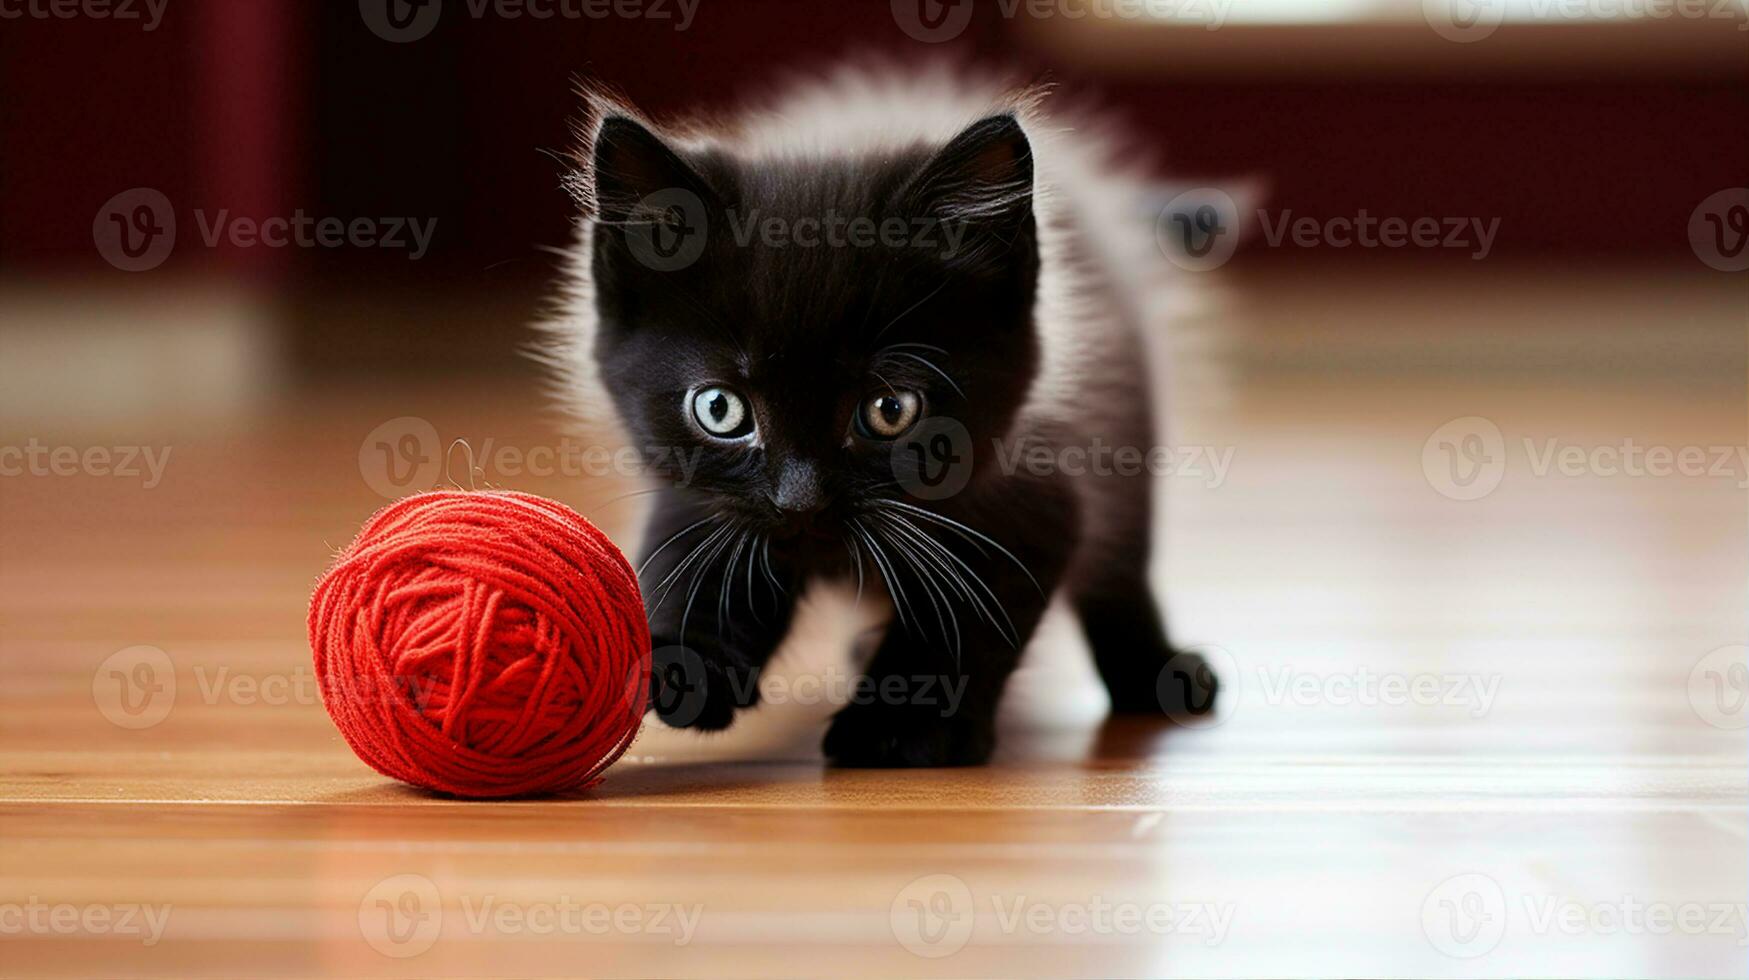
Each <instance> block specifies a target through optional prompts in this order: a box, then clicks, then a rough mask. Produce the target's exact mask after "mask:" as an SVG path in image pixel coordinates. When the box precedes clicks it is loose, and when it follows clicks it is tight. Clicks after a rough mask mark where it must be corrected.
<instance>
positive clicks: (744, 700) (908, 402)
mask: <svg viewBox="0 0 1749 980" xmlns="http://www.w3.org/2000/svg"><path fill="white" fill-rule="evenodd" d="M591 109H592V113H591V116H590V118H589V121H588V122H587V123H586V125H585V127H584V132H585V135H586V137H587V145H586V146H585V148H584V151H583V153H582V154H580V156H579V164H580V166H579V169H578V172H577V173H576V174H574V175H573V178H572V181H573V190H574V191H575V192H576V193H577V195H578V197H579V200H580V201H581V202H582V203H583V205H584V213H585V220H584V222H583V223H582V229H583V232H582V239H581V244H580V251H579V255H578V258H577V268H576V269H574V274H575V278H576V282H575V284H574V285H575V289H574V291H573V296H572V298H573V302H574V307H575V308H574V309H572V310H571V311H570V314H569V320H568V321H567V323H566V325H565V326H566V329H568V330H570V331H572V337H573V340H574V341H575V342H576V346H578V347H580V348H581V350H580V351H579V352H578V356H579V363H577V364H575V365H573V367H574V369H575V370H576V372H577V374H578V375H579V378H578V380H577V383H578V384H593V383H596V382H597V380H598V381H599V383H600V384H601V385H602V387H604V388H605V390H606V392H607V393H608V395H609V397H610V398H611V401H612V404H613V406H614V407H615V409H616V412H617V415H618V416H619V420H620V421H621V422H622V423H623V424H624V426H625V427H626V428H627V429H628V430H629V432H628V434H629V436H630V440H631V442H632V443H633V444H634V445H636V446H638V447H640V448H641V449H643V450H644V451H645V453H646V456H647V459H648V461H649V464H650V466H651V467H652V469H653V470H654V471H655V473H656V474H657V475H659V476H660V477H661V478H662V480H663V488H662V489H661V490H660V491H659V493H658V498H657V499H658V503H657V504H656V506H655V509H654V512H653V517H652V520H651V524H650V526H649V528H648V531H647V536H646V542H645V545H644V549H643V552H644V553H643V556H642V565H641V572H640V574H641V576H642V578H643V582H644V590H645V599H646V602H647V604H648V606H649V614H650V627H651V632H652V635H653V637H654V642H655V646H656V647H657V650H658V654H657V663H656V676H655V677H654V678H653V681H652V692H651V695H652V700H653V705H654V707H655V708H656V710H657V712H658V714H659V715H660V716H661V717H662V718H663V719H664V720H665V721H668V722H669V723H670V724H675V725H681V726H691V727H697V728H702V729H721V728H724V727H727V726H728V725H729V724H730V723H731V722H732V720H733V718H734V714H735V711H736V710H738V709H742V708H748V707H751V706H753V705H754V704H755V703H756V702H757V700H758V683H757V682H758V677H759V673H760V671H761V669H762V668H763V667H764V666H765V664H766V662H767V661H768V659H769V658H770V656H771V654H772V652H773V650H774V649H776V648H777V646H778V645H779V643H780V642H781V641H782V640H783V638H784V636H785V634H786V632H787V631H788V629H789V627H790V625H791V619H792V613H793V611H794V608H795V601H794V600H795V597H796V596H797V595H799V594H800V593H801V592H802V591H803V589H804V588H805V587H806V586H807V585H808V584H809V583H810V582H811V581H814V580H816V579H820V578H831V579H839V580H845V581H854V582H855V583H856V586H857V588H858V590H859V594H861V593H862V592H863V591H864V590H865V588H866V591H867V593H868V594H869V595H870V596H878V597H884V598H885V599H886V600H887V601H890V603H891V605H892V613H893V621H892V622H891V623H890V625H889V626H888V628H887V630H886V633H885V636H884V638H883V639H882V641H881V642H880V644H879V646H878V649H877V650H876V651H875V653H874V655H873V657H872V659H871V660H870V661H869V662H868V663H867V665H866V667H865V671H866V674H867V675H868V676H867V681H866V686H865V687H864V688H861V690H863V691H865V692H868V693H869V694H870V696H869V697H865V698H858V699H856V700H855V702H854V703H852V704H850V706H848V707H846V708H844V709H843V710H841V711H840V712H839V713H838V715H837V716H836V717H835V718H834V720H833V722H832V725H831V728H830V730H829V731H828V732H827V735H826V740H825V751H826V754H827V755H828V757H830V758H831V759H833V760H834V761H836V762H838V763H840V764H845V765H870V766H938V765H967V764H977V763H982V762H984V761H985V760H987V759H988V758H989V756H990V753H991V750H992V748H993V747H994V743H995V730H994V719H995V714H996V708H997V703H998V701H999V699H1000V697H1001V694H1002V690H1003V687H1004V684H1005V683H1006V681H1007V678H1008V675H1009V674H1010V672H1012V671H1013V670H1014V667H1015V665H1016V662H1017V661H1018V659H1019V657H1020V652H1021V650H1022V648H1023V647H1024V646H1025V644H1026V643H1027V641H1028V639H1029V638H1030V637H1031V635H1032V633H1033V630H1034V628H1035V627H1036V626H1037V624H1038V621H1039V618H1040V616H1041V615H1042V614H1043V612H1044V610H1045V607H1046V604H1047V601H1048V600H1049V598H1050V597H1051V595H1052V594H1053V593H1055V592H1056V591H1057V590H1058V589H1059V588H1060V589H1062V590H1064V591H1065V592H1066V594H1067V596H1068V598H1069V599H1070V601H1071V602H1072V604H1073V606H1074V608H1075V611H1076V612H1077V613H1078V615H1079V617H1080V619H1081V622H1082V625H1083V627H1084V629H1085V631H1086V635H1087V639H1088V641H1089V643H1090V645H1091V647H1092V650H1093V653H1094V657H1095V660H1096V662H1097V665H1098V668H1099V673H1100V675H1101V677H1102V678H1103V679H1104V681H1105V685H1106V688H1107V689H1108V690H1109V692H1110V694H1111V700H1112V704H1113V707H1114V708H1115V709H1116V710H1118V711H1126V712H1151V713H1161V712H1165V713H1168V714H1171V713H1175V712H1179V711H1183V712H1186V713H1197V712H1201V711H1205V710H1207V709H1208V708H1209V707H1210V704H1211V702H1212V697H1213V687H1212V679H1211V678H1209V676H1208V674H1207V671H1206V668H1204V667H1202V665H1201V662H1200V660H1198V659H1197V658H1195V657H1192V656H1190V655H1188V654H1175V653H1174V651H1173V650H1172V648H1171V647H1170V646H1168V644H1167V641H1166V636H1165V632H1164V629H1163V627H1162V623H1161V617H1160V614H1159V611H1158V608H1157V607H1156V605H1155V602H1154V599H1153V596H1152V595H1151V593H1150V591H1149V588H1148V582H1147V566H1148V551H1149V538H1150V523H1151V521H1150V494H1151V489H1152V487H1151V481H1150V478H1149V476H1148V475H1147V473H1146V472H1145V471H1140V470H1138V469H1137V468H1136V467H1134V466H1130V467H1125V466H1123V465H1122V462H1121V461H1122V460H1133V459H1135V458H1137V455H1138V454H1140V453H1144V452H1146V451H1147V450H1148V449H1149V448H1150V447H1151V446H1152V444H1153V435H1152V431H1153V430H1152V424H1151V418H1150V403H1149V388H1150V386H1149V384H1148V380H1147V378H1146V357H1145V352H1144V350H1143V345H1142V343H1141V339H1140V337H1139V335H1138V329H1139V324H1138V323H1137V321H1138V320H1139V319H1140V317H1139V313H1138V311H1139V309H1141V308H1143V306H1144V304H1143V303H1141V302H1139V301H1138V300H1137V297H1136V294H1135V292H1134V291H1133V289H1132V288H1131V287H1130V286H1129V285H1128V284H1127V283H1126V282H1125V281H1124V280H1125V278H1126V277H1125V275H1124V274H1123V273H1121V272H1119V271H1118V269H1117V268H1116V267H1117V266H1119V265H1121V264H1122V263H1123V262H1124V261H1126V260H1128V257H1129V256H1128V254H1125V255H1123V256H1118V254H1117V253H1119V252H1121V251H1122V250H1123V249H1124V248H1126V247H1129V246H1134V245H1136V244H1137V243H1140V248H1139V249H1135V248H1131V252H1132V253H1133V252H1134V251H1138V250H1139V251H1146V250H1147V247H1148V243H1147V240H1146V239H1145V238H1142V237H1140V236H1137V235H1135V234H1134V232H1133V231H1131V230H1130V229H1129V225H1131V224H1133V223H1135V221H1134V218H1133V217H1132V215H1131V214H1129V213H1126V212H1124V207H1125V206H1127V205H1125V206H1118V205H1114V204H1110V203H1109V201H1110V199H1111V197H1112V194H1111V192H1110V190H1109V188H1108V189H1106V190H1103V191H1101V190H1097V188H1098V186H1099V182H1100V181H1102V180H1106V181H1110V182H1113V183H1114V184H1115V183H1117V178H1116V177H1115V176H1113V175H1111V174H1109V173H1102V172H1101V165H1100V164H1099V163H1098V162H1097V161H1093V157H1092V155H1091V154H1090V153H1089V152H1088V151H1086V150H1085V149H1084V148H1083V149H1076V148H1074V147H1062V148H1056V149H1054V150H1053V152H1052V153H1046V152H1043V144H1041V142H1040V136H1041V134H1043V133H1046V132H1047V131H1048V130H1047V129H1046V128H1045V126H1044V124H1043V118H1042V116H1040V115H1039V114H1038V113H1037V111H1036V109H1035V107H1034V105H1033V100H1032V98H1031V97H1030V96H1020V97H1008V98H1004V97H1000V96H997V97H990V96H989V95H988V94H977V93H976V92H968V91H967V90H965V88H964V87H963V86H961V87H956V85H955V83H952V82H946V83H937V84H935V85H934V87H931V85H930V84H928V83H923V82H918V81H916V80H915V79H913V80H910V81H908V82H903V83H900V82H894V81H891V80H889V81H886V82H882V81H880V80H878V79H877V80H873V81H871V80H868V79H861V80H858V79H856V78H851V79H848V80H841V81H840V82H838V83H836V84H835V85H829V86H826V87H822V88H817V89H810V90H804V91H802V92H800V93H798V94H797V95H796V96H795V97H793V98H792V99H791V100H790V101H789V102H788V103H787V104H785V105H782V106H780V107H778V108H777V109H776V111H773V112H770V113H766V114H751V115H749V116H748V117H746V118H745V119H744V120H743V121H742V122H741V123H740V124H739V125H737V126H735V127H733V128H727V129H718V130H695V131H672V130H671V131H668V132H667V133H666V134H665V135H658V132H657V130H656V129H655V128H654V127H653V126H651V125H650V124H648V123H646V122H644V121H642V120H641V119H640V118H638V117H637V116H636V114H635V113H634V112H632V111H631V110H630V109H629V108H627V107H625V106H623V105H620V104H618V103H615V102H613V101H611V100H608V99H605V98H601V97H596V96H592V97H591ZM1090 161H1092V162H1090ZM1126 186H1127V185H1126ZM1101 194H1103V195H1105V196H1104V197H1100V196H1099V195H1101ZM1077 195H1079V196H1077ZM1101 202H1106V203H1104V204H1102V203H1101ZM1102 206H1103V207H1105V211H1104V212H1103V213H1102V211H1101V207H1102ZM1114 214H1115V215H1117V216H1116V217H1113V215H1114ZM1107 219H1110V220H1111V221H1113V222H1116V221H1122V222H1124V223H1125V231H1124V234H1127V235H1130V236H1131V238H1130V240H1128V241H1126V242H1124V244H1123V245H1117V244H1115V243H1114V242H1115V240H1116V238H1117V235H1116V233H1115V231H1114V230H1113V229H1109V228H1102V227H1100V226H1101V225H1102V224H1103V223H1104V222H1105V221H1106V220H1107ZM1144 228H1145V225H1144ZM1102 236H1103V237H1102ZM1101 447H1104V450H1103V452H1104V456H1103V457H1102V456H1101V455H1100V454H1101V452H1102V450H1101ZM1126 448H1127V453H1125V454H1122V455H1120V456H1117V457H1114V455H1113V454H1114V451H1117V450H1124V449H1126ZM1101 459H1103V463H1101V462H1100V460H1101ZM683 464H684V465H683ZM1169 663H1170V665H1171V666H1170V669H1168V665H1169ZM1187 679H1189V683H1186V680H1187ZM925 690H927V691H932V692H937V693H939V692H941V691H944V690H954V691H957V692H958V696H957V698H956V699H955V701H954V707H953V710H951V711H943V710H942V709H941V704H942V701H941V700H940V698H938V697H935V696H925Z"/></svg>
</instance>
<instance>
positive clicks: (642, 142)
mask: <svg viewBox="0 0 1749 980" xmlns="http://www.w3.org/2000/svg"><path fill="white" fill-rule="evenodd" d="M591 172H592V173H593V175H594V192H595V193H594V198H595V201H594V203H595V215H596V218H597V219H598V220H600V221H602V222H604V223H609V224H624V223H627V222H629V221H632V220H634V219H635V218H636V217H637V215H638V211H639V207H640V202H642V201H643V200H644V199H645V198H647V197H649V196H650V195H652V194H657V193H660V192H662V191H675V190H681V191H687V192H690V193H691V194H693V195H694V196H695V197H696V198H697V199H698V200H700V201H701V202H708V201H711V200H713V199H714V195H713V194H712V192H711V189H710V185H709V184H707V183H706V182H705V180H704V178H703V177H701V176H700V175H699V173H698V171H696V170H694V169H693V168H692V167H691V166H690V165H688V164H687V163H686V161H684V160H682V159H681V158H680V156H679V155H678V154H676V153H675V152H674V151H673V150H672V149H670V148H669V146H668V144H666V143H664V142H662V140H661V138H660V137H658V136H656V134H654V133H652V132H650V131H649V130H648V129H646V128H645V127H644V125H643V124H642V123H639V122H637V121H636V120H633V119H632V118H630V117H629V116H624V115H618V114H614V115H609V116H607V117H606V118H604V119H603V120H602V121H601V125H600V126H598V127H596V129H595V142H594V147H593V149H592V151H591Z"/></svg>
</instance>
